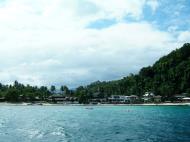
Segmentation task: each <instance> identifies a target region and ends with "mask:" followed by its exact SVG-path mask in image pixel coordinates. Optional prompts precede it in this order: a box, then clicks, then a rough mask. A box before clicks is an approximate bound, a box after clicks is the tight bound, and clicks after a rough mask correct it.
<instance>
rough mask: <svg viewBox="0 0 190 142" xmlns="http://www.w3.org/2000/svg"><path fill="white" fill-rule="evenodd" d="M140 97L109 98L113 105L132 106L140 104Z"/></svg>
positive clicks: (117, 96)
mask: <svg viewBox="0 0 190 142" xmlns="http://www.w3.org/2000/svg"><path fill="white" fill-rule="evenodd" d="M138 99H139V97H138V96H136V95H131V96H122V95H112V96H111V97H109V98H108V102H109V103H113V104H131V103H138Z"/></svg>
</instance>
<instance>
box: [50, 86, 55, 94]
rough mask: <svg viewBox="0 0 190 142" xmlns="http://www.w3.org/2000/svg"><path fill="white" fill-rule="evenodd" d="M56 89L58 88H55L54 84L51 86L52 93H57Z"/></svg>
mask: <svg viewBox="0 0 190 142" xmlns="http://www.w3.org/2000/svg"><path fill="white" fill-rule="evenodd" d="M55 89H56V88H55V86H54V85H52V86H51V88H50V90H51V92H52V93H55Z"/></svg>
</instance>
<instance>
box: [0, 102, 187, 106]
mask: <svg viewBox="0 0 190 142" xmlns="http://www.w3.org/2000/svg"><path fill="white" fill-rule="evenodd" d="M0 106H190V103H158V104H155V103H147V104H66V103H65V104H51V103H7V102H1V103H0Z"/></svg>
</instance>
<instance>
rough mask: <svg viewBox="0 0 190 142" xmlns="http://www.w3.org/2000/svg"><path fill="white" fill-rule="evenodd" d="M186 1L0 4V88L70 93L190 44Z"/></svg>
mask: <svg viewBox="0 0 190 142" xmlns="http://www.w3.org/2000/svg"><path fill="white" fill-rule="evenodd" d="M189 13H190V1H189V0H109V1H108V0H53V1H52V0H27V1H26V0H0V53H1V56H0V61H1V64H0V80H1V82H2V83H5V84H11V83H12V82H13V81H14V80H18V81H19V82H22V83H24V84H31V85H39V86H40V85H48V86H49V85H56V86H60V85H68V86H69V87H72V88H73V87H76V86H79V85H86V84H88V83H90V82H93V81H97V80H101V81H102V80H115V79H120V78H122V77H124V76H127V75H128V74H129V73H138V71H139V69H140V68H142V67H144V66H148V65H152V64H153V63H154V62H155V61H156V60H157V59H159V58H160V57H161V56H163V55H166V54H167V53H169V52H170V51H172V50H174V49H176V48H179V47H181V46H182V45H183V44H184V43H185V42H189V41H190V26H189V25H190V14H189Z"/></svg>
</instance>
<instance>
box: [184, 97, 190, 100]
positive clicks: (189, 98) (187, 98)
mask: <svg viewBox="0 0 190 142" xmlns="http://www.w3.org/2000/svg"><path fill="white" fill-rule="evenodd" d="M182 100H190V97H185V98H183V99H182Z"/></svg>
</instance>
